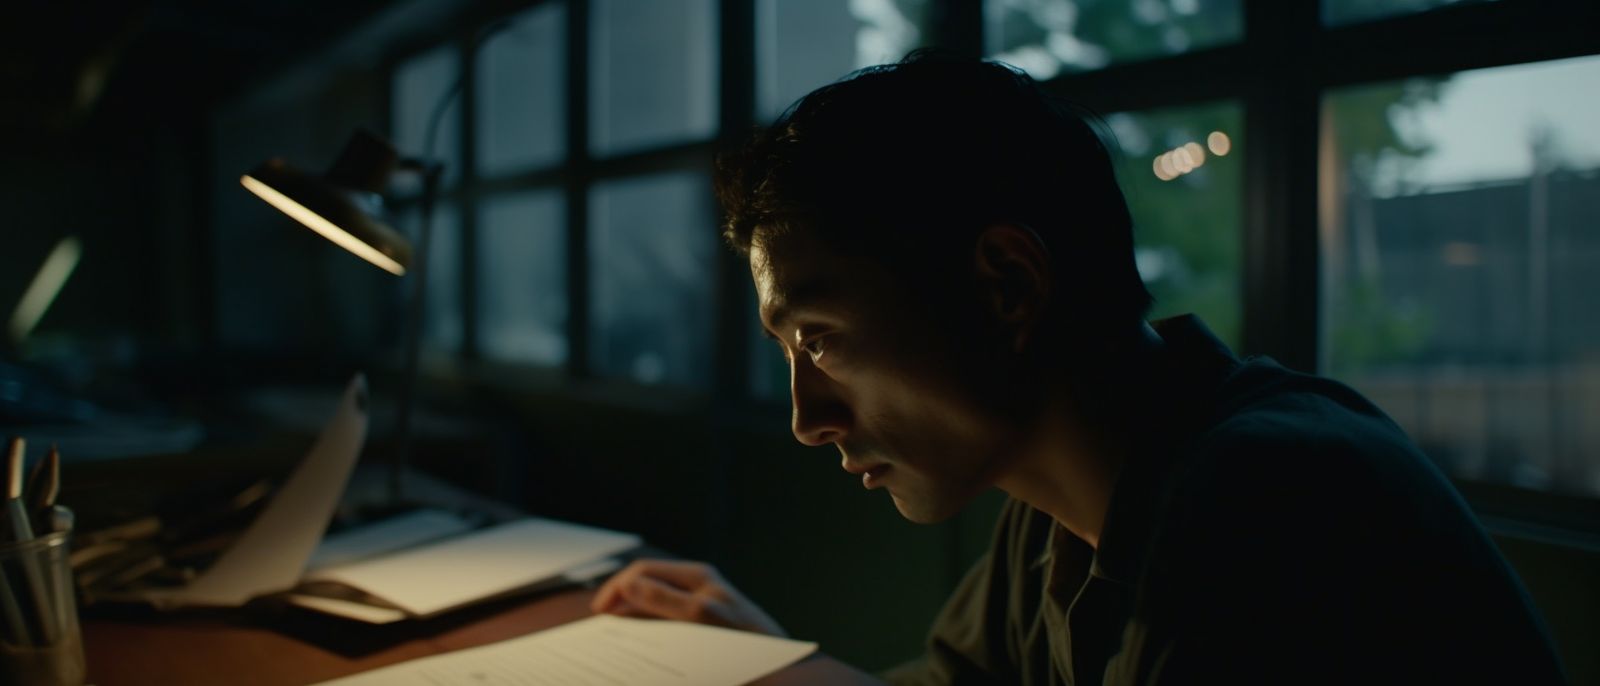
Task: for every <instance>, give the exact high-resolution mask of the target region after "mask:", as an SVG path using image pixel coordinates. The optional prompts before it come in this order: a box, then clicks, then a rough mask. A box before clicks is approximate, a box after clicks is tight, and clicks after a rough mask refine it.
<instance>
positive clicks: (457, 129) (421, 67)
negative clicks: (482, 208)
mask: <svg viewBox="0 0 1600 686" xmlns="http://www.w3.org/2000/svg"><path fill="white" fill-rule="evenodd" d="M460 74H461V59H460V55H458V54H457V52H456V47H455V46H454V45H442V46H439V47H437V48H434V49H433V50H429V51H428V52H425V53H422V54H421V55H418V56H416V57H413V58H411V59H409V60H406V61H404V62H402V63H400V66H399V67H398V68H397V69H395V73H394V83H393V88H394V93H393V100H392V101H391V102H390V103H389V106H390V117H392V119H391V121H392V123H393V127H394V129H393V131H392V133H391V135H390V140H391V141H392V142H393V143H394V145H395V147H396V148H398V149H399V150H400V156H401V157H423V156H431V157H433V158H434V159H437V160H440V161H442V162H444V164H445V170H444V182H445V183H446V184H452V183H454V182H455V181H456V180H457V179H460V178H461V98H460V97H459V96H455V97H453V98H452V99H451V101H450V104H449V106H448V107H447V108H446V109H445V112H444V115H443V116H444V118H443V119H441V120H440V121H439V129H438V133H437V134H436V135H435V140H434V142H433V150H431V151H430V150H428V149H427V141H426V137H427V135H428V123H429V120H430V119H432V117H433V112H434V110H435V109H437V108H438V107H439V103H440V102H441V100H442V99H443V98H444V96H445V94H446V93H449V92H450V87H451V86H454V85H455V83H456V79H457V78H458V77H459V76H460ZM415 176H416V175H415V174H398V175H396V180H397V181H404V180H410V179H412V178H413V177H415ZM420 185H421V184H416V188H420ZM410 190H412V192H415V188H413V189H410Z"/></svg>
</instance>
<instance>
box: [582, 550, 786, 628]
mask: <svg viewBox="0 0 1600 686" xmlns="http://www.w3.org/2000/svg"><path fill="white" fill-rule="evenodd" d="M589 608H590V609H592V610H594V611H595V612H598V613H606V614H613V615H623V616H628V617H655V618H660V619H678V620H683V621H687V622H696V623H699V624H711V625H715V626H724V627H728V628H730V629H741V630H744V631H753V632H756V633H760V634H767V635H769V636H779V637H784V638H787V637H788V634H786V633H784V631H783V627H780V626H778V623H777V622H775V621H773V619H772V617H770V616H768V615H767V613H766V612H765V611H763V610H762V609H761V608H759V607H756V604H755V603H752V602H750V600H749V599H748V598H745V597H744V595H743V594H741V593H739V590H738V589H736V588H734V587H733V585H732V584H729V583H728V582H727V580H725V579H723V578H722V575H721V574H718V573H717V570H716V568H714V567H712V566H711V565H708V564H705V563H703V562H674V561H671V560H638V561H635V562H634V563H633V564H630V565H628V567H627V568H626V569H624V570H622V571H620V572H617V574H616V576H613V577H611V579H610V580H608V581H606V583H605V584H604V585H602V586H601V587H600V590H599V592H597V593H595V596H594V601H593V602H591V603H590V604H589Z"/></svg>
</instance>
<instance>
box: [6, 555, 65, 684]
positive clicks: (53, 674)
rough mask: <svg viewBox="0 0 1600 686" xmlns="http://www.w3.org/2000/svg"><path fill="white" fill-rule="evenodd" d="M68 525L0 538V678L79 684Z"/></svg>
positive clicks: (23, 682)
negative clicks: (38, 533) (17, 538)
mask: <svg viewBox="0 0 1600 686" xmlns="http://www.w3.org/2000/svg"><path fill="white" fill-rule="evenodd" d="M71 538H72V531H71V530H70V529H68V530H65V531H57V532H55V533H51V534H46V535H43V536H40V537H38V538H35V539H32V540H28V541H21V542H15V543H9V542H8V543H0V684H29V685H33V684H37V685H38V686H83V680H84V670H85V667H84V659H83V635H82V634H81V633H80V632H79V630H78V606H77V603H76V602H75V600H74V597H73V587H72V565H70V564H69V563H68V561H67V553H68V552H69V550H68V547H69V545H68V544H69V542H70V541H71Z"/></svg>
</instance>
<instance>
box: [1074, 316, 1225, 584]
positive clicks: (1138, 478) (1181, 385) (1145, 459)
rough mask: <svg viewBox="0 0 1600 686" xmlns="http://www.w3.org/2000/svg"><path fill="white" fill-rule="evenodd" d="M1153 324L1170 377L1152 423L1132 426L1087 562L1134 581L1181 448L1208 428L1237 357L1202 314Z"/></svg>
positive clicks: (1097, 571) (1152, 408)
mask: <svg viewBox="0 0 1600 686" xmlns="http://www.w3.org/2000/svg"><path fill="white" fill-rule="evenodd" d="M1151 326H1153V327H1154V328H1155V330H1156V333H1157V334H1159V335H1160V336H1161V339H1162V343H1163V345H1162V351H1163V352H1162V356H1161V359H1162V362H1161V363H1160V365H1161V366H1160V368H1159V369H1157V370H1156V373H1157V375H1158V376H1159V377H1161V378H1164V379H1165V380H1166V381H1168V382H1169V383H1167V384H1165V389H1166V390H1167V391H1168V392H1167V393H1165V394H1163V395H1162V396H1160V397H1156V398H1151V404H1150V405H1149V407H1148V410H1149V411H1148V413H1147V416H1146V418H1145V419H1144V420H1143V421H1144V422H1146V423H1147V424H1148V428H1149V429H1150V430H1141V431H1135V432H1133V434H1134V436H1135V440H1136V443H1135V445H1134V448H1133V451H1132V454H1131V455H1130V457H1129V459H1128V460H1127V462H1126V463H1125V464H1124V465H1123V467H1122V471H1121V473H1120V474H1119V475H1118V476H1117V482H1116V486H1115V487H1114V489H1113V491H1112V494H1111V504H1110V507H1109V508H1108V510H1107V513H1106V522H1105V528H1104V529H1103V530H1102V531H1101V534H1100V545H1099V548H1098V549H1097V550H1096V552H1095V556H1094V562H1093V563H1092V565H1091V567H1090V574H1092V575H1094V576H1096V577H1100V578H1104V579H1107V580H1110V581H1115V582H1119V583H1125V584H1132V583H1134V582H1136V581H1137V580H1138V575H1139V571H1140V570H1141V569H1142V568H1143V566H1144V557H1145V550H1146V548H1147V546H1148V545H1149V542H1150V540H1151V538H1152V536H1153V535H1154V534H1155V528H1156V526H1157V525H1158V524H1159V522H1158V521H1156V515H1157V513H1158V510H1159V507H1160V503H1161V499H1162V495H1163V491H1164V490H1165V487H1166V485H1167V482H1168V480H1169V478H1170V477H1171V475H1172V469H1171V465H1172V462H1173V460H1174V458H1175V456H1176V454H1177V453H1179V452H1180V451H1181V448H1182V446H1184V445H1186V444H1187V443H1189V442H1190V441H1191V440H1193V438H1194V437H1195V436H1196V435H1197V434H1198V433H1199V431H1200V430H1201V429H1202V428H1203V423H1204V422H1205V421H1206V420H1207V419H1208V418H1209V416H1210V414H1211V413H1210V412H1209V410H1210V409H1211V406H1212V405H1213V399H1214V397H1215V394H1216V391H1217V389H1218V388H1219V387H1220V386H1221V385H1222V383H1223V381H1224V380H1225V379H1227V378H1228V376H1229V375H1231V374H1232V373H1233V372H1234V371H1235V369H1236V368H1237V367H1238V366H1239V364H1240V362H1239V358H1237V357H1235V356H1234V354H1233V352H1232V351H1230V350H1229V349H1228V346H1227V345H1225V344H1224V343H1223V342H1222V341H1221V340H1219V339H1218V338H1217V337H1216V335H1215V334H1213V333H1211V330H1210V329H1208V328H1207V327H1206V325H1205V323H1204V322H1202V321H1201V320H1200V318H1199V317H1196V316H1194V315H1182V316H1178V317H1172V318H1170V319H1163V320H1159V321H1155V322H1151Z"/></svg>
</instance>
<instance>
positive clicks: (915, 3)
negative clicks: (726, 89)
mask: <svg viewBox="0 0 1600 686" xmlns="http://www.w3.org/2000/svg"><path fill="white" fill-rule="evenodd" d="M928 4H929V3H928V0H882V1H880V2H851V1H850V0H758V1H757V3H756V12H757V16H756V36H757V38H756V50H757V58H758V66H759V73H758V74H757V76H756V81H757V86H756V91H757V93H756V95H757V99H758V108H759V110H760V112H761V116H762V118H764V119H773V118H776V117H777V116H778V114H779V113H781V112H783V110H784V109H786V108H788V107H789V105H791V104H793V103H794V101H796V100H798V99H800V98H801V97H802V96H804V95H805V94H807V93H810V92H811V91H813V90H815V89H816V88H818V87H819V86H822V85H825V84H828V83H832V82H833V81H835V80H837V79H838V78H839V77H841V76H844V75H845V74H848V73H850V72H852V71H855V70H856V69H860V68H862V67H867V66H871V65H874V64H883V63H885V62H893V61H896V60H898V59H900V58H901V57H904V56H905V55H906V53H908V52H911V51H912V50H913V49H915V48H917V47H918V46H919V45H922V44H923V40H924V37H925V34H926V31H927V28H926V26H925V20H926V17H927V11H928Z"/></svg>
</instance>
